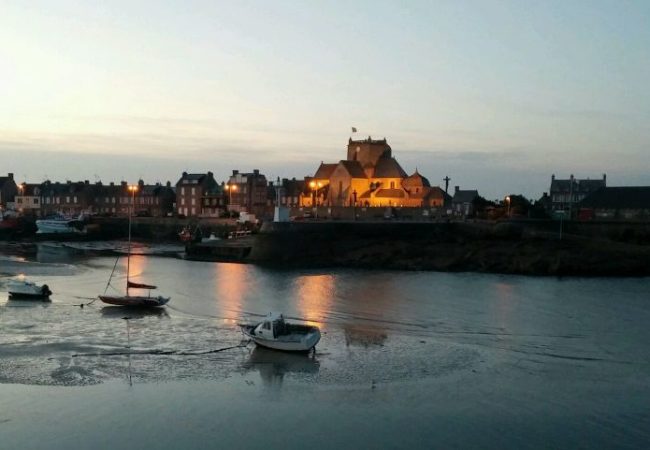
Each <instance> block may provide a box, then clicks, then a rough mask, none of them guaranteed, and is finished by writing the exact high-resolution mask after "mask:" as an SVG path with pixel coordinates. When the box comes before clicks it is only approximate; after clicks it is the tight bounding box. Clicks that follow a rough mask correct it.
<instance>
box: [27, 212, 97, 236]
mask: <svg viewBox="0 0 650 450" xmlns="http://www.w3.org/2000/svg"><path fill="white" fill-rule="evenodd" d="M36 227H37V228H38V230H37V231H36V233H37V234H56V233H63V234H84V233H85V232H86V228H85V216H84V215H83V214H81V215H79V217H66V216H63V215H61V214H55V215H53V216H48V217H46V218H44V219H39V220H37V221H36Z"/></svg>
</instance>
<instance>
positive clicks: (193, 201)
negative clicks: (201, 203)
mask: <svg viewBox="0 0 650 450" xmlns="http://www.w3.org/2000/svg"><path fill="white" fill-rule="evenodd" d="M195 204H196V199H195V198H194V197H192V205H195Z"/></svg>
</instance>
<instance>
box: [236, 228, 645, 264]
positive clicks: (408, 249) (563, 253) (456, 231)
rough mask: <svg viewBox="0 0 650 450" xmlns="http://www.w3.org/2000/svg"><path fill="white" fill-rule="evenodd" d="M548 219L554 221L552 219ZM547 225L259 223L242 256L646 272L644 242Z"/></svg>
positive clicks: (309, 261)
mask: <svg viewBox="0 0 650 450" xmlns="http://www.w3.org/2000/svg"><path fill="white" fill-rule="evenodd" d="M550 225H553V226H555V223H551V224H550ZM550 225H549V224H547V223H530V224H524V223H517V222H503V223H487V222H477V223H472V222H468V223H465V222H429V223H427V222H392V221H386V222H372V223H370V222H302V223H298V222H287V223H268V224H264V226H263V227H262V230H261V232H260V233H259V234H258V235H257V236H256V238H255V242H254V245H253V249H252V252H251V253H250V255H249V256H248V257H247V258H246V261H247V262H254V263H259V264H269V265H279V266H288V267H328V266H336V267H359V268H383V269H401V270H439V271H475V272H493V273H510V274H525V275H579V276H645V275H650V264H649V262H650V246H648V245H640V244H636V243H624V242H615V241H612V240H609V239H606V238H605V237H606V236H604V237H603V236H601V237H594V236H584V235H577V234H569V233H567V231H566V230H563V234H562V238H561V239H560V235H559V230H558V231H549V230H548V228H549V226H550ZM646 228H647V226H646Z"/></svg>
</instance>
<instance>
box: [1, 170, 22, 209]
mask: <svg viewBox="0 0 650 450" xmlns="http://www.w3.org/2000/svg"><path fill="white" fill-rule="evenodd" d="M17 193H18V186H17V185H16V182H15V181H14V174H13V173H8V174H7V176H6V177H0V209H7V208H8V207H9V206H13V204H14V200H15V197H16V194H17Z"/></svg>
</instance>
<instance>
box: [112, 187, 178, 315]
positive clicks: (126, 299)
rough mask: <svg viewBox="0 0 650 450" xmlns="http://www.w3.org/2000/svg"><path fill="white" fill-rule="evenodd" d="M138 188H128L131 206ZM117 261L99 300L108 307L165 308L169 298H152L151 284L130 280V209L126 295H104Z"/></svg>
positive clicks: (153, 287)
mask: <svg viewBox="0 0 650 450" xmlns="http://www.w3.org/2000/svg"><path fill="white" fill-rule="evenodd" d="M137 189H138V187H137V186H129V191H131V193H132V194H133V195H132V201H131V204H132V205H133V204H135V192H136V191H137ZM117 258H118V259H117V260H116V261H115V265H114V266H113V271H112V272H111V275H110V277H109V278H108V283H107V284H106V289H105V290H104V294H102V295H100V296H99V299H100V300H101V301H102V302H104V303H107V304H109V305H117V306H131V307H139V308H143V307H144V308H150V307H159V306H165V305H166V304H167V302H169V300H170V298H169V297H163V296H162V295H157V296H152V295H151V291H152V290H153V289H156V286H154V285H151V284H145V283H136V282H134V281H131V279H130V276H131V274H130V269H131V208H129V245H128V250H127V253H126V295H106V291H107V290H108V288H109V286H110V285H111V279H112V278H113V273H115V267H117V261H119V258H120V257H119V256H118V257H117ZM131 289H138V290H148V291H149V292H148V293H147V295H131V292H130V290H131Z"/></svg>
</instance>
